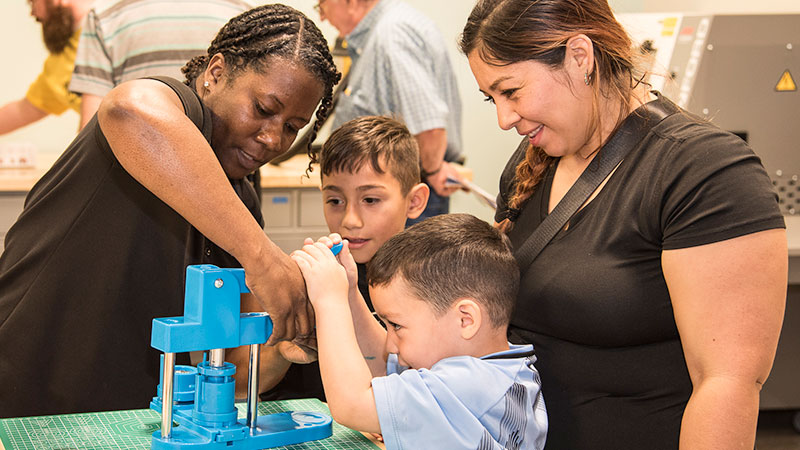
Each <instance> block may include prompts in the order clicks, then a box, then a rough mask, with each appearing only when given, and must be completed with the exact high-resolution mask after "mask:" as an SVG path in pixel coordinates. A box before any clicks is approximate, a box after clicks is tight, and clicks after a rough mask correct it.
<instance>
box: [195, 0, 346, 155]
mask: <svg viewBox="0 0 800 450" xmlns="http://www.w3.org/2000/svg"><path fill="white" fill-rule="evenodd" d="M217 53H220V54H222V56H223V57H224V58H225V64H226V67H227V68H228V69H229V70H230V76H232V77H235V76H236V74H237V73H239V72H240V71H242V70H244V69H247V68H253V69H256V70H258V71H261V72H263V71H266V70H268V67H267V61H266V60H267V59H268V58H267V57H271V56H277V57H280V58H285V59H286V60H288V61H291V62H294V63H297V64H298V65H300V66H302V67H303V68H305V69H306V70H308V72H309V73H311V74H312V75H313V76H315V77H316V78H317V79H318V80H319V81H320V82H321V83H322V84H323V85H324V87H325V93H324V95H323V97H322V102H321V104H320V106H319V108H318V109H317V112H316V119H317V120H316V122H315V123H314V125H313V128H312V133H311V139H310V140H309V141H308V152H309V155H311V143H312V142H313V141H314V138H315V137H316V134H317V132H318V131H319V128H320V127H321V124H322V122H324V121H325V119H326V118H327V117H328V114H329V113H330V109H331V102H332V99H333V86H335V85H336V83H338V82H339V79H340V78H341V74H340V73H339V71H338V70H337V69H336V65H335V64H334V62H333V57H332V56H331V54H330V50H329V49H328V43H327V41H326V40H325V37H324V36H323V35H322V32H320V31H319V28H317V26H316V25H315V24H314V22H312V21H311V20H310V19H309V18H308V17H306V16H305V15H304V14H303V13H301V12H300V11H297V10H296V9H294V8H291V7H289V6H286V5H281V4H270V5H262V6H258V7H256V8H253V9H250V10H248V11H245V12H243V13H242V14H239V15H238V16H236V17H234V18H232V19H231V20H229V21H228V23H226V24H225V25H224V26H223V27H222V28H221V29H220V30H219V33H217V36H216V37H215V38H214V40H213V41H212V42H211V45H210V46H209V47H208V50H207V52H206V54H205V55H202V56H196V57H194V58H192V60H191V61H189V62H188V63H187V64H186V65H185V66H184V67H183V69H181V70H182V72H183V74H184V76H186V81H185V83H186V84H187V85H189V86H193V85H194V82H195V80H196V79H197V77H198V76H200V74H202V73H203V71H204V70H206V68H207V67H208V62H209V61H210V60H211V57H212V56H214V55H216V54H217ZM298 94H301V93H298Z"/></svg>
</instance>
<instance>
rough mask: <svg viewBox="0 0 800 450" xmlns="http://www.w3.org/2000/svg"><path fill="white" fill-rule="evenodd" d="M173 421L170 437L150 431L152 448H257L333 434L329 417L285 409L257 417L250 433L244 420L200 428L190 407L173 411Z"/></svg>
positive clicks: (157, 405) (154, 405) (157, 407)
mask: <svg viewBox="0 0 800 450" xmlns="http://www.w3.org/2000/svg"><path fill="white" fill-rule="evenodd" d="M150 407H151V409H154V410H156V411H158V412H161V405H160V402H152V403H151V404H150ZM173 421H174V422H177V423H178V424H179V425H178V426H174V427H173V428H172V436H171V437H170V438H169V439H163V438H162V437H161V430H158V431H156V432H154V433H153V441H152V447H151V448H152V449H153V450H159V449H173V450H179V449H186V448H192V449H223V448H224V449H236V450H239V449H246V450H257V449H263V448H271V447H280V446H284V445H292V444H298V443H301V442H308V441H315V440H318V439H325V438H327V437H330V436H331V435H332V434H333V426H332V421H331V418H330V417H329V416H327V415H325V414H321V413H317V412H307V411H285V412H281V413H276V414H267V415H264V416H259V417H258V420H257V427H256V428H255V429H254V430H252V432H251V429H250V428H249V427H248V426H247V425H246V424H245V419H239V421H238V422H237V423H235V424H233V425H231V426H227V427H223V428H211V427H208V428H207V427H203V426H201V425H198V424H196V423H194V422H192V420H191V409H177V410H174V411H173Z"/></svg>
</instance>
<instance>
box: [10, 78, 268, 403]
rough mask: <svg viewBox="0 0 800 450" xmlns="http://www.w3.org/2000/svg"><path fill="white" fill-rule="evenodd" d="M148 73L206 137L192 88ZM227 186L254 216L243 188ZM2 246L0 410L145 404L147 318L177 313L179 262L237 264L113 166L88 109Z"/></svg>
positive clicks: (152, 380)
mask: <svg viewBox="0 0 800 450" xmlns="http://www.w3.org/2000/svg"><path fill="white" fill-rule="evenodd" d="M158 79H159V80H160V81H162V82H164V83H166V84H167V85H169V86H170V87H171V88H172V89H173V90H174V91H175V92H176V93H177V94H178V96H179V97H180V99H181V101H182V102H183V104H184V108H185V112H186V115H187V116H188V117H189V118H190V119H191V120H192V121H193V122H194V123H195V125H197V128H198V129H200V130H201V131H202V133H203V135H204V136H205V137H206V139H207V140H209V142H210V139H211V130H212V127H211V114H210V111H209V110H208V109H207V108H205V106H204V105H203V104H202V102H201V101H200V98H199V97H198V96H197V94H195V93H194V91H193V90H192V89H190V88H189V87H188V86H186V85H184V84H183V83H180V82H178V81H177V80H173V79H169V78H158ZM231 183H232V185H233V187H234V189H235V190H236V192H237V194H238V195H239V196H240V198H241V199H242V201H243V202H244V203H245V205H246V206H247V207H248V209H249V210H250V212H251V213H252V214H253V215H254V217H255V218H256V220H257V221H258V222H259V223H262V224H263V220H262V217H261V211H260V207H259V202H258V199H257V197H256V196H255V192H254V190H253V188H252V186H251V185H250V184H249V183H247V182H245V181H243V180H232V181H231ZM208 213H209V214H213V211H209V212H208ZM5 246H6V248H5V251H4V252H3V254H2V257H0V286H2V290H0V386H3V387H2V388H1V389H0V417H13V416H29V415H42V414H62V413H71V412H85V411H102V410H116V409H131V408H147V406H148V404H149V402H150V399H151V398H152V397H153V396H154V395H155V393H156V386H157V385H158V381H159V380H158V373H159V355H160V353H159V352H158V351H157V350H155V349H153V348H151V347H150V332H151V326H152V325H151V324H152V320H153V318H156V317H168V316H180V315H182V314H183V297H184V295H183V293H184V278H185V273H186V266H187V265H190V264H214V265H217V266H220V267H240V265H239V263H238V262H237V261H236V260H235V259H234V258H233V257H231V256H230V255H229V254H228V253H226V252H225V251H223V250H222V249H220V248H218V247H217V246H216V245H214V243H212V242H211V241H209V240H208V239H206V238H205V237H204V236H203V235H202V234H200V233H199V232H198V231H197V230H196V229H195V228H194V227H192V225H191V224H189V223H188V222H187V221H186V220H185V219H183V217H181V216H180V215H179V214H178V213H176V212H175V211H174V210H173V209H172V208H170V207H169V206H168V205H167V204H165V203H164V202H162V201H161V200H160V199H158V198H157V197H156V196H155V195H153V194H152V193H151V192H149V191H148V190H147V189H145V188H144V187H143V186H142V185H140V184H139V183H138V182H137V181H136V180H135V179H133V177H131V176H130V174H128V172H126V171H125V169H123V168H122V166H121V165H120V163H119V161H117V159H116V157H115V156H114V154H113V153H112V151H111V149H110V147H109V145H108V142H107V141H106V138H105V136H104V135H103V132H102V130H101V129H100V127H99V125H98V123H97V119H96V117H95V118H93V119H92V120H91V121H90V122H89V124H88V125H87V126H86V127H85V128H84V129H83V130H82V131H81V133H80V134H79V135H78V136H77V137H76V139H75V140H74V141H73V142H72V144H70V146H69V147H68V148H67V150H66V151H65V152H64V153H63V154H62V155H61V157H60V158H59V159H58V160H57V161H56V162H55V164H54V165H53V167H52V168H51V169H50V170H49V171H48V172H47V173H46V174H45V175H44V176H43V177H42V178H41V180H40V181H39V182H38V183H36V185H35V186H34V187H33V188H32V190H31V191H30V193H29V194H28V197H27V198H26V200H25V208H24V210H23V212H22V214H21V215H20V217H19V219H18V220H17V222H16V223H15V224H14V226H13V227H12V228H11V229H10V230H9V232H8V235H7V236H6V242H5ZM187 362H188V360H187Z"/></svg>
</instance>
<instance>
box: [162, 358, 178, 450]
mask: <svg viewBox="0 0 800 450" xmlns="http://www.w3.org/2000/svg"><path fill="white" fill-rule="evenodd" d="M174 378H175V353H164V375H163V379H162V380H161V438H162V439H169V438H170V437H172V381H173V380H174Z"/></svg>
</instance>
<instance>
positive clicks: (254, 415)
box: [247, 344, 261, 434]
mask: <svg viewBox="0 0 800 450" xmlns="http://www.w3.org/2000/svg"><path fill="white" fill-rule="evenodd" d="M260 364H261V344H251V345H250V367H249V370H248V373H247V426H248V427H250V433H251V434H252V433H253V432H254V431H255V429H256V425H257V424H258V371H259V365H260Z"/></svg>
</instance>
